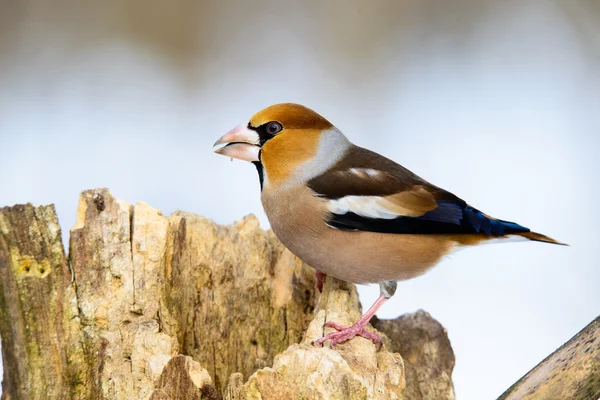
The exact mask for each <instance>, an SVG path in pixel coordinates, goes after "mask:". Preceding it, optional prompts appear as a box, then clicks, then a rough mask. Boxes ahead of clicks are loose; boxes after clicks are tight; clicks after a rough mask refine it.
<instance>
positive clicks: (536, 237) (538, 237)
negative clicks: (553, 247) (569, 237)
mask: <svg viewBox="0 0 600 400" xmlns="http://www.w3.org/2000/svg"><path fill="white" fill-rule="evenodd" d="M511 235H517V236H521V237H524V238H526V239H529V240H533V241H534V242H544V243H552V244H559V245H561V246H568V244H566V243H562V242H559V241H558V240H556V239H552V238H551V237H548V236H546V235H542V234H541V233H536V232H515V233H511Z"/></svg>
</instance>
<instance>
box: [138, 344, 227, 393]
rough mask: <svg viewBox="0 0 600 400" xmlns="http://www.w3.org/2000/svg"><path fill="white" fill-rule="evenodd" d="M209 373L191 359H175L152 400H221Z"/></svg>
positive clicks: (186, 357) (155, 390)
mask: <svg viewBox="0 0 600 400" xmlns="http://www.w3.org/2000/svg"><path fill="white" fill-rule="evenodd" d="M211 384H212V380H211V378H210V375H209V374H208V371H206V370H205V369H203V368H202V367H201V366H200V364H199V363H197V362H196V361H194V360H192V358H191V357H188V356H183V355H179V356H176V357H173V358H172V359H171V360H170V361H169V362H168V363H167V365H166V366H165V368H164V369H163V372H162V374H161V375H160V378H159V379H158V382H157V384H156V389H154V392H152V396H150V400H171V399H186V400H200V399H204V400H220V399H222V396H221V395H220V393H219V392H218V391H217V390H216V389H215V388H214V387H213V386H212V385H211Z"/></svg>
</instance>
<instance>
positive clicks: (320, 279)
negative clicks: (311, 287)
mask: <svg viewBox="0 0 600 400" xmlns="http://www.w3.org/2000/svg"><path fill="white" fill-rule="evenodd" d="M315 275H316V276H317V289H319V293H323V282H324V281H325V277H326V276H327V275H325V274H324V273H323V272H321V271H315Z"/></svg>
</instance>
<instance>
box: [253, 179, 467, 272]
mask: <svg viewBox="0 0 600 400" xmlns="http://www.w3.org/2000/svg"><path fill="white" fill-rule="evenodd" d="M262 203H263V206H264V209H265V212H266V214H267V218H268V219H269V223H270V224H271V228H272V229H273V232H274V233H275V235H276V236H277V238H278V239H279V240H280V241H281V242H282V243H283V244H284V245H285V246H286V247H287V248H288V249H289V250H290V251H291V252H292V253H294V254H295V255H296V256H298V257H299V258H301V259H302V260H303V261H304V262H306V263H307V264H309V265H310V266H312V267H313V268H316V269H317V270H319V271H321V272H324V273H325V274H327V275H331V276H334V277H336V278H338V279H342V280H345V281H348V282H353V283H375V282H381V281H385V280H404V279H410V278H412V277H415V276H418V275H421V274H423V273H424V272H426V271H427V270H428V269H429V268H431V267H433V266H434V265H435V264H437V263H438V262H439V261H440V260H441V259H442V258H443V257H444V256H445V255H446V254H448V253H449V252H450V251H451V250H452V249H453V248H454V247H455V244H456V243H455V242H454V241H452V240H450V239H449V238H448V237H445V236H443V235H410V234H388V233H377V232H362V231H344V230H338V229H335V228H332V227H330V226H329V225H327V223H326V221H327V218H328V211H327V207H326V200H324V199H322V198H319V197H316V196H315V195H314V192H312V190H311V189H309V188H308V187H306V186H298V187H295V188H289V189H287V190H284V191H271V190H269V188H268V187H265V189H264V190H263V192H262Z"/></svg>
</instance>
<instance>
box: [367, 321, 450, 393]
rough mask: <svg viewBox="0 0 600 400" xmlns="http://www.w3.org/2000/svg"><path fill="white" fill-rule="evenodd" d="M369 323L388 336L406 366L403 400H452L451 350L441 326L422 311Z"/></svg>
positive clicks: (391, 345) (393, 348) (393, 349)
mask: <svg viewBox="0 0 600 400" xmlns="http://www.w3.org/2000/svg"><path fill="white" fill-rule="evenodd" d="M371 324H372V325H373V327H375V328H376V329H377V330H379V331H381V332H383V333H385V334H386V336H387V337H388V338H389V339H390V348H391V350H392V351H394V352H397V353H400V354H402V357H403V359H404V365H405V367H406V390H405V392H404V398H405V399H406V400H429V399H436V400H454V399H455V398H456V396H455V394H454V385H453V384H452V370H453V369H454V352H453V351H452V347H451V346H450V340H449V339H448V334H447V332H446V330H445V329H444V327H443V326H442V325H441V324H440V323H439V322H438V321H436V320H435V319H433V318H432V317H431V315H429V314H428V313H427V312H425V311H422V310H420V311H417V312H416V313H413V314H406V315H402V316H400V317H398V318H396V319H387V320H383V319H378V318H377V317H374V318H373V319H372V320H371Z"/></svg>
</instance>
